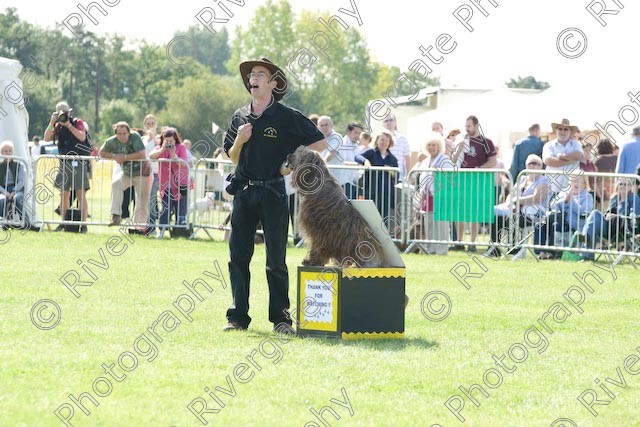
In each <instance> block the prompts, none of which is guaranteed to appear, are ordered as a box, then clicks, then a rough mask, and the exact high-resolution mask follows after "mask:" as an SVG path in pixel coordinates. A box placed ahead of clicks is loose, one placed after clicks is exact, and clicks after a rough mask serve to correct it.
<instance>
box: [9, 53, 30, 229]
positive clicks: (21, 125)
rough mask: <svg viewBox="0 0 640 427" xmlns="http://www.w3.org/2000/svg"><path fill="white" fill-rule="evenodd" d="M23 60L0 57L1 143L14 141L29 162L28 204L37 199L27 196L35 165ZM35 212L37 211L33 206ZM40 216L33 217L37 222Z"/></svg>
mask: <svg viewBox="0 0 640 427" xmlns="http://www.w3.org/2000/svg"><path fill="white" fill-rule="evenodd" d="M21 71H22V65H20V62H18V61H16V60H13V59H8V58H3V57H0V142H2V141H5V140H10V141H13V144H14V147H15V148H14V151H13V154H14V156H16V157H18V158H20V159H21V160H23V161H24V163H25V164H26V165H27V182H26V184H25V203H28V201H33V200H34V198H33V197H26V195H28V194H30V192H31V191H32V182H33V176H32V168H31V161H30V157H29V152H28V151H29V142H28V141H29V138H28V134H27V132H28V129H29V114H28V113H27V110H26V108H25V105H24V104H25V102H24V98H23V90H22V81H21V80H20V77H19V76H20V72H21ZM31 212H34V210H33V209H31ZM35 221H36V218H31V222H32V223H34V222H35Z"/></svg>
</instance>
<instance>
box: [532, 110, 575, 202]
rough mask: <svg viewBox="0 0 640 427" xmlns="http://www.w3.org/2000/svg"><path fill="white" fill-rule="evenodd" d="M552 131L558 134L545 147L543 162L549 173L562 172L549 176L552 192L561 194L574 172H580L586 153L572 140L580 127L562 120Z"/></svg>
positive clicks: (553, 125) (552, 127) (553, 126)
mask: <svg viewBox="0 0 640 427" xmlns="http://www.w3.org/2000/svg"><path fill="white" fill-rule="evenodd" d="M551 129H552V130H553V132H554V133H555V134H556V139H554V140H552V141H549V142H547V143H546V144H545V145H544V147H543V149H542V160H543V161H544V164H545V165H546V166H547V171H558V172H562V173H558V174H554V175H548V177H549V181H550V182H551V192H552V193H559V192H560V191H562V190H564V189H565V188H567V187H568V185H569V180H568V178H567V176H568V175H569V174H570V173H571V172H572V171H577V170H580V161H582V159H583V158H584V153H583V150H582V145H580V143H579V142H578V141H576V140H574V139H571V135H572V134H573V133H574V132H575V131H576V130H577V129H578V127H577V126H572V125H571V122H570V121H569V120H568V119H562V120H561V121H560V123H551Z"/></svg>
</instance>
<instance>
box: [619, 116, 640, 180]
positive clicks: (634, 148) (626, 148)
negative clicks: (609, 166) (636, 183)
mask: <svg viewBox="0 0 640 427" xmlns="http://www.w3.org/2000/svg"><path fill="white" fill-rule="evenodd" d="M633 137H634V139H633V141H629V142H627V143H626V144H624V145H623V146H622V149H621V150H620V155H619V156H618V164H617V165H616V173H629V174H635V173H636V171H637V170H638V165H640V126H636V127H634V128H633Z"/></svg>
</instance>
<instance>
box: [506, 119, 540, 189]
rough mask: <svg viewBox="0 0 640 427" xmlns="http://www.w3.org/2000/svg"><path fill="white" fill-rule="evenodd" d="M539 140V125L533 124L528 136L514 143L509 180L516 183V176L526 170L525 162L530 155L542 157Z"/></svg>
mask: <svg viewBox="0 0 640 427" xmlns="http://www.w3.org/2000/svg"><path fill="white" fill-rule="evenodd" d="M543 145H544V144H543V143H542V141H541V140H540V125H539V124H537V123H535V124H533V125H531V126H530V127H529V136H528V137H526V138H523V139H521V140H519V141H518V142H516V143H515V145H514V146H513V159H512V160H511V168H510V169H509V171H510V172H511V179H513V182H516V181H517V179H518V174H519V173H520V172H521V171H523V170H524V169H526V167H525V166H526V165H525V161H526V160H527V157H529V155H530V154H535V155H536V156H538V157H542V146H543Z"/></svg>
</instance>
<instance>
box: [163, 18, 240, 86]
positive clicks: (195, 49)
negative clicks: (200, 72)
mask: <svg viewBox="0 0 640 427" xmlns="http://www.w3.org/2000/svg"><path fill="white" fill-rule="evenodd" d="M172 42H173V43H172ZM172 42H169V44H167V49H174V51H173V54H174V55H176V56H177V57H178V58H189V57H193V58H194V59H195V60H196V61H198V62H199V63H201V64H202V65H204V66H206V67H208V68H209V70H211V72H212V73H213V74H228V70H227V68H226V63H227V61H229V58H230V56H231V49H230V47H229V33H228V32H227V29H226V28H222V30H220V31H219V32H218V33H217V34H215V35H212V34H211V33H210V32H209V30H207V29H206V28H204V27H202V25H197V26H196V25H192V26H190V27H189V29H188V30H187V31H176V32H175V33H174V38H173V39H172Z"/></svg>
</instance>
